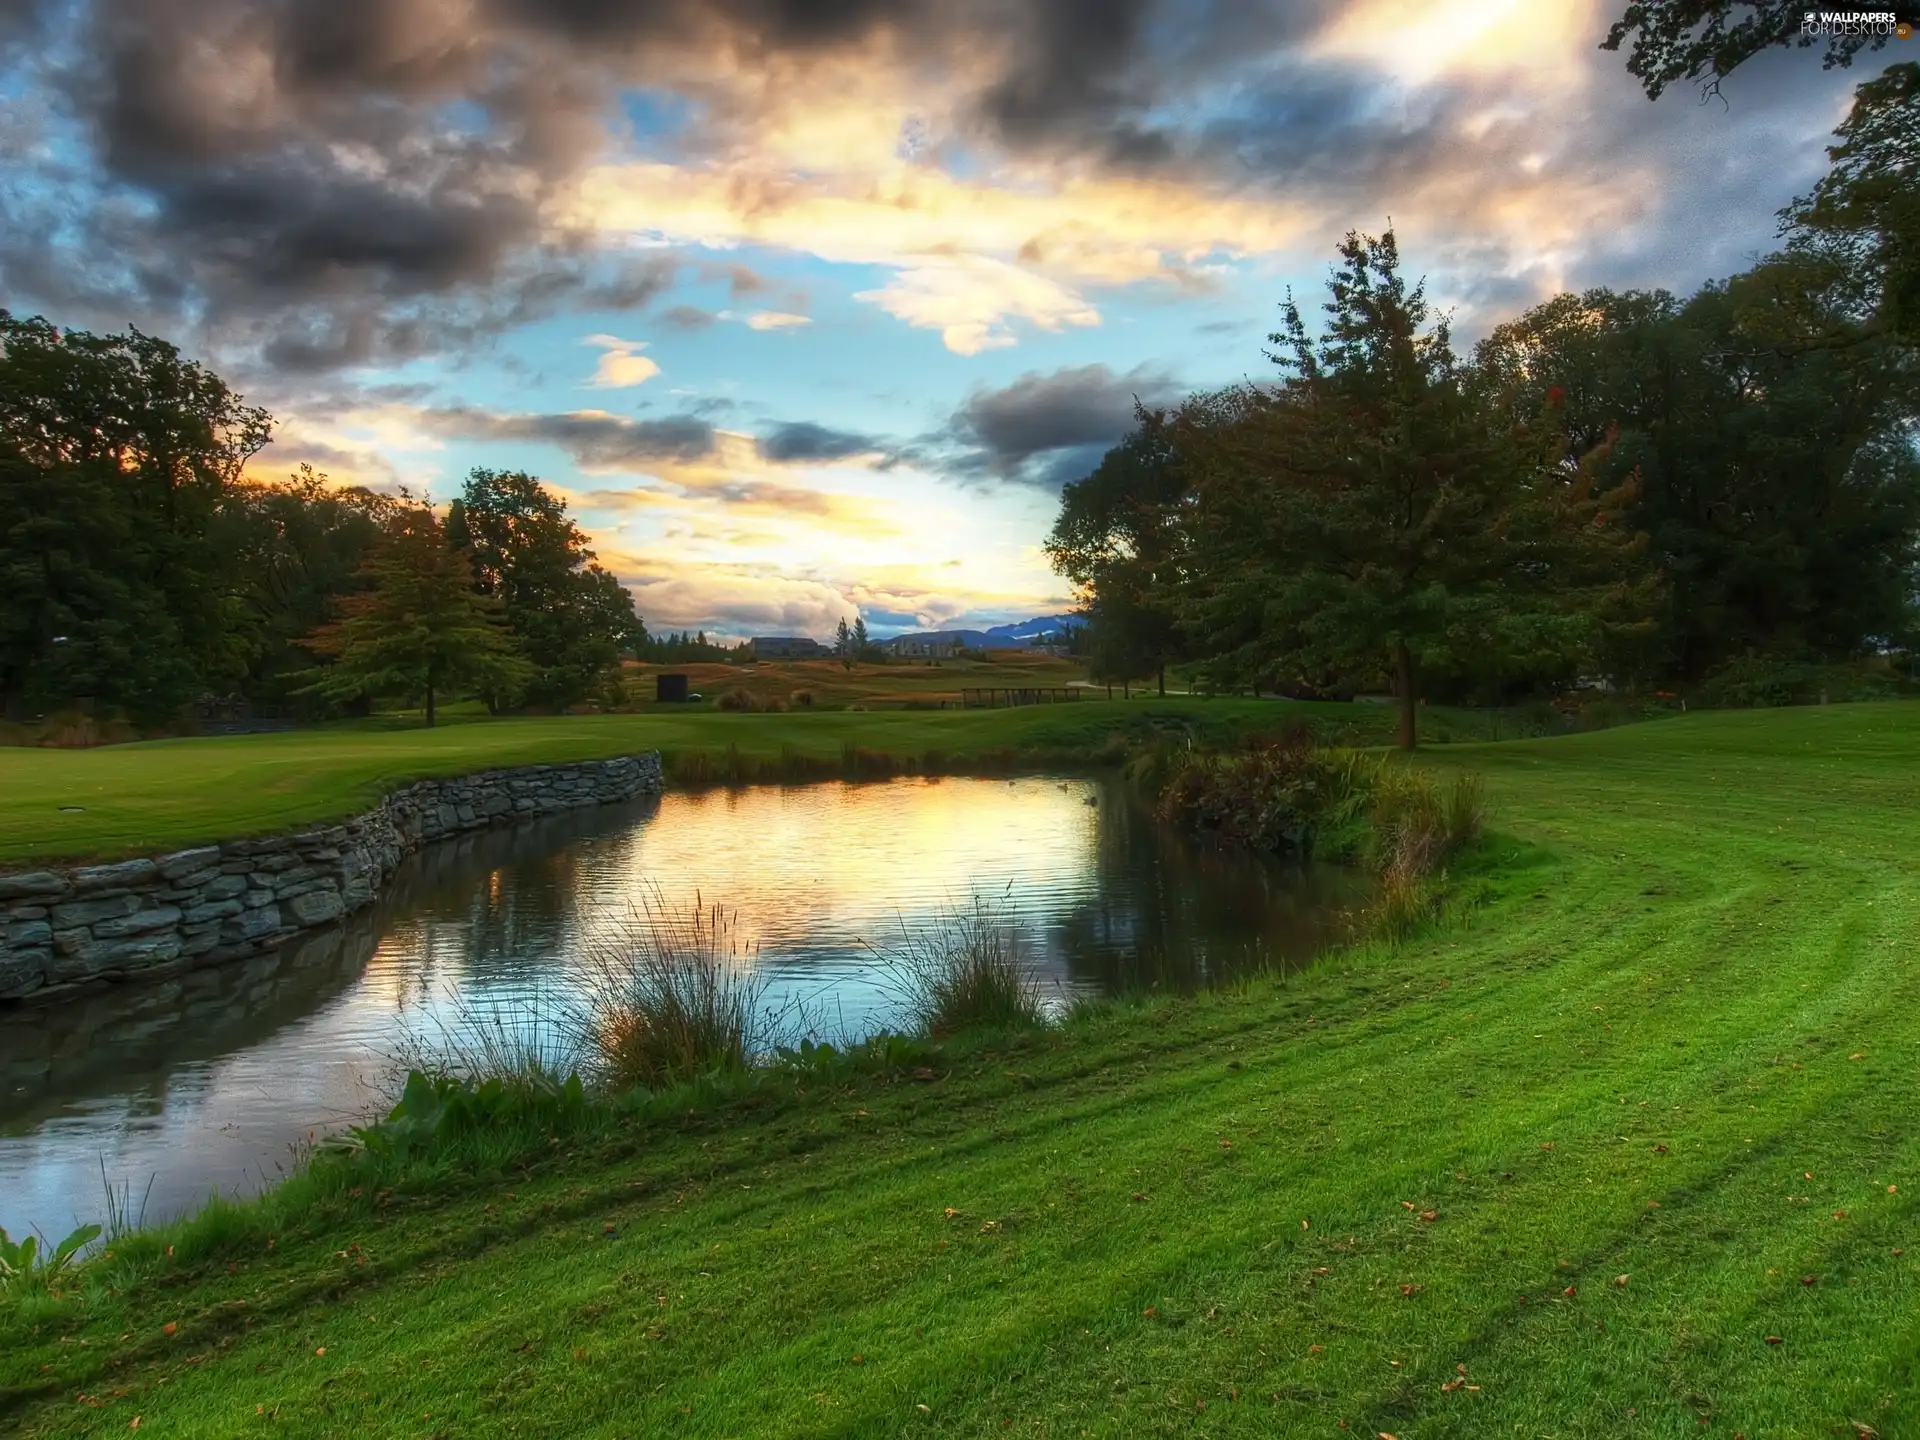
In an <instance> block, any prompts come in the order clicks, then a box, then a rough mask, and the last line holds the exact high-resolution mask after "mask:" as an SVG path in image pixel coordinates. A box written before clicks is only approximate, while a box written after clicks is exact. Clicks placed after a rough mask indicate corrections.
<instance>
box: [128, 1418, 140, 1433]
mask: <svg viewBox="0 0 1920 1440" xmlns="http://www.w3.org/2000/svg"><path fill="white" fill-rule="evenodd" d="M127 1428H128V1429H129V1430H138V1429H139V1428H140V1417H139V1416H138V1415H136V1416H134V1417H133V1419H131V1420H129V1421H128V1422H127Z"/></svg>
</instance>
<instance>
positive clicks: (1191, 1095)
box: [0, 705, 1920, 1440]
mask: <svg viewBox="0 0 1920 1440" xmlns="http://www.w3.org/2000/svg"><path fill="white" fill-rule="evenodd" d="M1441 760H1442V762H1443V763H1462V764H1471V765H1473V766H1474V767H1476V768H1478V769H1481V770H1483V771H1484V772H1485V773H1486V775H1487V777H1488V780H1489V784H1490V789H1491V794H1492V797H1493V802H1494V805H1495V807H1496V809H1495V816H1494V820H1495V824H1496V825H1497V826H1498V827H1499V828H1500V829H1501V830H1502V831H1504V832H1506V833H1507V834H1509V835H1511V836H1515V837H1518V839H1517V841H1516V842H1515V843H1514V845H1513V846H1511V847H1510V848H1509V852H1508V854H1507V855H1506V857H1505V868H1504V869H1503V870H1501V871H1500V872H1499V875H1498V877H1497V878H1493V879H1490V880H1488V881H1486V882H1485V886H1486V889H1487V893H1486V895H1485V896H1484V897H1483V898H1484V900H1485V903H1484V904H1483V905H1481V906H1480V907H1479V908H1478V909H1476V910H1474V911H1472V912H1471V913H1470V914H1468V915H1466V916H1465V918H1464V920H1463V921H1462V922H1460V923H1457V924H1456V925H1455V926H1454V927H1453V928H1451V929H1449V930H1447V931H1444V932H1442V933H1440V934H1437V935H1434V936H1432V937H1430V938H1429V939H1427V940H1424V941H1422V942H1419V943H1416V944H1413V945H1409V946H1407V947H1404V948H1402V949H1400V950H1397V951H1393V952H1373V953H1367V954H1361V955H1356V956H1353V957H1351V958H1350V959H1348V960H1345V961H1336V962H1333V963H1330V964H1328V965H1326V966H1324V967H1322V968H1321V969H1319V970H1316V971H1314V972H1311V973H1309V974H1307V975H1305V976H1301V977H1296V978H1295V979H1294V980H1293V981H1291V982H1290V983H1288V984H1287V985H1284V986H1279V987H1275V988H1270V989H1262V990H1256V991H1254V992H1250V993H1247V994H1242V995H1213V996H1209V997H1203V998H1202V999H1199V1000H1197V1001H1191V1002H1183V1003H1173V1002H1162V1003H1157V1004H1154V1005H1151V1006H1147V1007H1144V1008H1126V1007H1121V1008H1118V1009H1115V1010H1114V1011H1112V1012H1110V1013H1108V1014H1106V1015H1104V1016H1102V1017H1097V1018H1095V1019H1093V1020H1089V1021H1086V1022H1084V1023H1081V1024H1079V1025H1077V1026H1076V1027H1073V1028H1071V1029H1069V1030H1066V1031H1056V1032H1049V1033H1048V1034H1046V1035H1044V1036H1041V1037H1037V1038H1034V1039H1032V1040H1030V1041H1028V1042H1025V1043H1024V1044H1023V1045H1022V1046H1019V1047H1002V1048H1001V1049H999V1050H998V1051H996V1052H993V1053H975V1054H973V1055H971V1056H967V1057H963V1058H960V1059H958V1060H956V1062H955V1063H954V1064H953V1066H952V1067H951V1069H950V1071H949V1072H947V1073H945V1074H943V1075H942V1076H941V1077H940V1078H939V1079H937V1080H935V1081H933V1082H932V1083H927V1084H919V1085H915V1084H903V1085H899V1086H893V1087H887V1086H882V1085H879V1084H877V1083H876V1084H867V1085H862V1086H858V1087H854V1088H850V1089H847V1090H842V1091H835V1092H833V1093H826V1094H814V1095H809V1096H805V1097H791V1098H789V1099H787V1100H786V1101H784V1102H783V1103H780V1104H778V1105H773V1106H768V1107H763V1108H761V1109H759V1110H757V1111H756V1112H755V1113H754V1114H752V1115H750V1116H735V1117H734V1118H733V1120H732V1121H731V1122H730V1123H729V1122H726V1121H724V1120H723V1119H708V1120H695V1119H691V1118H690V1119H688V1120H687V1121H686V1122H684V1123H682V1124H676V1125H667V1126H664V1127H656V1128H654V1129H653V1130H651V1131H647V1132H645V1133H641V1134H636V1135H635V1136H634V1137H633V1140H632V1142H631V1144H630V1145H629V1146H628V1147H627V1149H626V1151H625V1152H624V1153H616V1152H605V1153H589V1152H588V1151H586V1150H585V1149H582V1150H581V1151H580V1152H578V1153H566V1147H555V1149H554V1150H553V1151H552V1153H551V1154H550V1155H548V1156H546V1157H542V1158H541V1159H540V1160H539V1161H538V1163H537V1164H535V1165H533V1166H532V1168H531V1169H530V1170H529V1171H527V1172H525V1173H522V1174H518V1175H515V1176H513V1177H511V1178H508V1179H505V1180H501V1181H497V1182H492V1183H481V1182H475V1183H474V1185H472V1186H471V1187H470V1188H468V1189H467V1190H465V1191H464V1192H461V1193H458V1194H454V1195H450V1196H447V1197H443V1198H441V1199H437V1200H420V1199H415V1200H408V1199H406V1197H400V1198H399V1199H397V1200H396V1201H394V1202H393V1203H391V1204H389V1205H387V1206H384V1207H379V1206H376V1205H375V1204H374V1203H373V1200H372V1199H371V1198H368V1199H364V1200H362V1201H360V1202H358V1203H356V1204H354V1205H353V1206H351V1207H350V1208H349V1209H348V1210H346V1211H343V1212H340V1213H336V1214H333V1215H331V1216H318V1215H316V1216H315V1218H314V1220H313V1223H312V1224H311V1226H310V1227H309V1228H308V1229H307V1230H306V1231H305V1232H299V1233H285V1234H282V1235H280V1236H278V1237H277V1239H276V1243H275V1244H274V1245H273V1246H272V1248H271V1249H266V1248H261V1247H253V1248H251V1249H249V1250H247V1251H245V1252H243V1253H236V1254H234V1255H232V1256H231V1257H229V1259H223V1260H222V1261H220V1262H215V1263H211V1264H204V1265H198V1266H195V1265H188V1264H185V1263H181V1264H179V1265H178V1268H177V1269H176V1270H174V1271H173V1272H171V1273H166V1274H163V1275H161V1276H160V1277H158V1278H155V1279H152V1280H149V1281H148V1282H146V1283H145V1284H144V1285H142V1286H141V1287H139V1288H137V1289H136V1290H135V1291H134V1292H132V1293H131V1294H130V1295H126V1296H118V1297H116V1296H112V1295H99V1296H96V1297H95V1298H94V1299H92V1300H91V1301H90V1302H89V1303H88V1304H87V1305H86V1306H85V1307H75V1308H71V1309H69V1310H67V1311H65V1312H62V1313H42V1314H38V1315H37V1316H35V1315H26V1316H25V1318H23V1317H22V1315H20V1314H16V1315H15V1316H14V1318H13V1319H12V1320H11V1321H10V1322H7V1321H0V1326H5V1327H7V1328H0V1428H4V1427H5V1423H6V1422H8V1421H11V1422H12V1423H13V1424H15V1425H17V1426H18V1427H19V1428H20V1429H21V1430H22V1432H23V1433H26V1434H29V1435H41V1436H55V1435H82V1434H109V1433H112V1434H122V1433H126V1431H127V1430H128V1427H129V1425H130V1423H131V1422H132V1421H133V1420H134V1419H135V1417H139V1420H140V1425H139V1429H140V1432H141V1433H142V1434H143V1435H145V1434H157V1435H192V1436H209V1437H211V1436H229V1435H231V1436H242V1435H255V1434H267V1433H272V1434H276V1435H303V1436H304V1435H310V1436H329V1435H340V1434H355V1435H362V1436H386V1435H409V1436H427V1435H446V1436H492V1435H556V1436H558V1435H565V1436H573V1435H594V1436H602V1435H604V1436H624V1435H632V1436H639V1435H662V1434H673V1435H685V1436H743V1435H782V1436H784V1435H809V1436H869V1435H871V1436H883V1435H884V1436H891V1435H909V1436H921V1435H924V1436H980V1435H988V1434H1013V1435H1026V1436H1079V1435H1102V1436H1139V1435H1176V1434H1178V1435H1187V1434H1192V1435H1211V1436H1227V1435H1248V1436H1253V1435H1263V1436H1264V1435H1289V1436H1291V1435H1312V1436H1328V1437H1333V1436H1339V1435H1342V1434H1345V1435H1357V1436H1366V1437H1373V1436H1376V1435H1380V1434H1382V1433H1384V1434H1388V1435H1393V1436H1397V1437H1399V1440H1435V1437H1442V1436H1448V1437H1484V1436H1491V1435H1528V1436H1556V1437H1586V1436H1603V1435H1604V1436H1618V1435H1633V1436H1671V1437H1678V1436H1695V1435H1712V1436H1717V1437H1727V1436H1733V1435H1736V1434H1738V1435H1743V1436H1745V1437H1747V1440H1762V1437H1781V1440H1784V1437H1788V1436H1793V1437H1801V1436H1826V1435H1840V1436H1845V1435H1854V1434H1866V1433H1875V1432H1877V1433H1878V1434H1881V1435H1884V1436H1887V1437H1894V1436H1900V1435H1913V1434H1916V1433H1920V1387H1917V1386H1916V1380H1917V1379H1920V1377H1917V1376H1916V1374H1915V1368H1916V1356H1917V1355H1920V1279H1916V1273H1915V1267H1916V1266H1920V1131H1916V1128H1915V1127H1914V1125H1913V1123H1912V1114H1913V1109H1912V1086H1913V1076H1914V1073H1915V1066H1916V1062H1917V1061H1920V977H1916V973H1915V969H1914V965H1913V949H1912V946H1913V939H1914V935H1915V926H1916V921H1920V877H1917V876H1916V870H1915V864H1914V860H1913V856H1914V853H1915V848H1916V842H1917V841H1920V804H1917V802H1920V707H1903V706H1897V705H1880V706H1847V707H1833V708H1827V709H1810V710H1800V711H1792V712H1771V713H1745V714H1717V715H1696V716H1692V717H1688V718H1685V719H1681V720H1678V721H1675V722H1673V723H1670V724H1664V725H1658V726H1642V727H1634V728H1631V729H1625V730H1616V731H1611V732H1606V733H1601V734H1594V735H1586V736H1577V737H1570V738H1566V739H1560V740H1554V741H1546V742H1528V743H1518V744H1510V745H1504V746H1487V747H1476V748H1471V749H1469V748H1462V749H1459V750H1455V751H1452V752H1449V753H1448V754H1447V755H1446V756H1445V757H1441ZM1895 1187H1897V1189H1896V1188H1895ZM1409 1207H1411V1208H1409ZM1903 1251H1904V1252H1905V1253H1904V1254H1903V1253H1902V1252H1903ZM1619 1277H1626V1278H1625V1283H1617V1281H1618V1278H1619ZM1770 1337H1771V1338H1777V1341H1778V1343H1770ZM1456 1381H1459V1382H1460V1383H1459V1384H1458V1385H1456V1384H1455V1383H1454V1382H1456ZM1856 1424H1858V1425H1864V1426H1868V1427H1871V1428H1870V1430H1856V1428H1855V1426H1856ZM1342 1425H1344V1430H1343V1429H1342V1428H1341V1426H1342Z"/></svg>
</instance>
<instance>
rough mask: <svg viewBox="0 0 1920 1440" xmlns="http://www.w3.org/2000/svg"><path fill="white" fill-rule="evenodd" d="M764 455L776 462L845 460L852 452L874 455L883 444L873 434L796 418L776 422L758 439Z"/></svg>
mask: <svg viewBox="0 0 1920 1440" xmlns="http://www.w3.org/2000/svg"><path fill="white" fill-rule="evenodd" d="M755 445H756V447H757V448H758V449H759V451H760V455H761V457H762V458H763V459H766V460H771V461H773V462H774V463H775V464H776V465H787V464H792V463H794V462H797V461H807V460H844V459H846V458H847V457H848V456H849V455H871V454H873V453H875V452H876V451H878V450H880V449H881V448H882V447H881V445H880V444H879V442H878V441H876V440H874V439H873V437H872V436H870V435H855V434H853V433H851V432H849V431H846V430H830V429H828V428H827V427H826V426H824V425H815V424H813V423H812V422H811V421H807V420H796V421H794V422H792V423H790V424H786V425H780V426H776V427H775V428H774V429H773V430H770V431H769V432H768V433H767V434H765V435H762V436H761V437H760V438H759V440H757V441H756V442H755Z"/></svg>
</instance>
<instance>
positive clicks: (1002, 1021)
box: [878, 895, 1045, 1040]
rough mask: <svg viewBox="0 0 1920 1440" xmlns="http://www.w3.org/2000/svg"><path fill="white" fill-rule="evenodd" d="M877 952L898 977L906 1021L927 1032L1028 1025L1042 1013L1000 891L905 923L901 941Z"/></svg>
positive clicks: (1037, 991) (1037, 1021) (934, 1035)
mask: <svg viewBox="0 0 1920 1440" xmlns="http://www.w3.org/2000/svg"><path fill="white" fill-rule="evenodd" d="M878 954H879V956H880V958H881V960H882V962H883V963H884V964H885V965H886V966H887V967H888V968H889V969H890V970H891V972H892V973H893V974H894V975H895V976H897V977H898V985H899V989H900V993H901V1001H902V1004H903V1007H904V1008H905V1010H906V1012H907V1014H908V1017H909V1019H910V1021H911V1023H912V1025H913V1026H914V1027H915V1028H916V1029H917V1030H919V1031H920V1032H921V1033H923V1034H925V1035H927V1036H929V1037H930V1038H932V1039H935V1040H938V1039H941V1038H943V1037H945V1036H948V1035H952V1034H955V1033H957V1032H959V1031H963V1030H1025V1029H1031V1028H1033V1027H1034V1026H1036V1025H1039V1024H1040V1023H1041V1021H1042V1020H1043V1019H1044V1017H1045V1005H1044V1003H1043V1000H1042V996H1041V991H1040V984H1039V982H1038V980H1037V979H1035V977H1034V973H1033V970H1032V967H1031V966H1029V965H1028V964H1027V960H1026V948H1025V944H1024V942H1023V941H1022V939H1021V931H1020V928H1019V926H1018V924H1017V923H1016V920H1015V918H1014V917H1013V916H1012V915H1011V914H1010V913H1008V911H1007V910H1006V907H1005V896H1002V897H1001V901H1000V904H998V905H996V904H995V903H994V902H993V901H992V900H990V899H988V898H986V897H982V896H978V895H976V896H975V897H974V898H973V900H972V902H971V903H970V904H968V905H965V906H956V907H955V908H954V909H953V911H952V912H951V914H949V915H947V916H945V917H942V918H941V919H939V920H937V921H934V922H932V923H929V924H925V925H922V926H920V927H919V928H917V929H908V928H907V927H906V926H905V925H904V924H903V925H902V927H901V937H900V939H899V941H898V942H897V943H896V944H895V945H894V946H893V948H891V949H890V950H886V951H880V952H878Z"/></svg>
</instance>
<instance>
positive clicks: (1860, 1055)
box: [1847, 1050, 1867, 1060]
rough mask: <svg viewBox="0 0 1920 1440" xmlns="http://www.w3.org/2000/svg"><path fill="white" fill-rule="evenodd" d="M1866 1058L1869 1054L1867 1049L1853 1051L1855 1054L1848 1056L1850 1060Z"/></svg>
mask: <svg viewBox="0 0 1920 1440" xmlns="http://www.w3.org/2000/svg"><path fill="white" fill-rule="evenodd" d="M1866 1058H1867V1054H1866V1051H1864V1050H1856V1051H1854V1052H1853V1054H1851V1055H1849V1056H1847V1059H1849V1060H1864V1059H1866Z"/></svg>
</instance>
